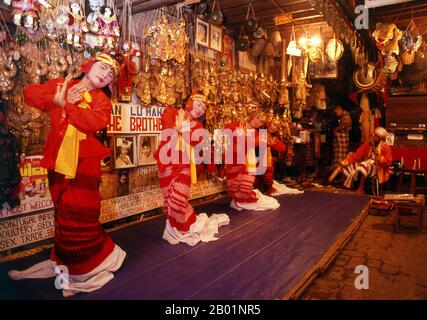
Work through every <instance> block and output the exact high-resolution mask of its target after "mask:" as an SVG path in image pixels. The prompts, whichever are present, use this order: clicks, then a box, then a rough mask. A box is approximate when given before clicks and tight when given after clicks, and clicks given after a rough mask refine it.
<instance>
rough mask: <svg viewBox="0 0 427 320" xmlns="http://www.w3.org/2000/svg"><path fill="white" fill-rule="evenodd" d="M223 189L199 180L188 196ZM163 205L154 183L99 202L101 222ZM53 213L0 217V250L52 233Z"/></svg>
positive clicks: (39, 239) (53, 224) (209, 193)
mask: <svg viewBox="0 0 427 320" xmlns="http://www.w3.org/2000/svg"><path fill="white" fill-rule="evenodd" d="M221 191H225V185H224V184H217V183H214V182H212V181H201V182H199V183H197V184H196V185H193V186H191V189H190V199H197V198H201V197H205V196H208V195H212V194H216V193H218V192H221ZM162 206H163V196H162V193H161V191H160V189H159V188H158V187H156V188H153V189H152V190H147V191H144V192H141V193H136V194H130V195H126V196H123V197H119V198H114V199H109V200H104V201H102V202H101V216H100V218H99V220H100V221H101V223H106V222H110V221H114V220H118V219H121V218H125V217H129V216H132V215H135V214H138V213H141V212H145V211H149V210H153V209H156V208H160V207H162ZM54 226H55V223H54V213H53V210H52V211H48V212H42V213H36V214H32V215H28V216H24V217H18V218H14V219H3V220H0V252H1V251H4V250H8V249H12V248H16V247H19V246H23V245H27V244H30V243H34V242H37V241H41V240H44V239H48V238H52V237H53V236H54Z"/></svg>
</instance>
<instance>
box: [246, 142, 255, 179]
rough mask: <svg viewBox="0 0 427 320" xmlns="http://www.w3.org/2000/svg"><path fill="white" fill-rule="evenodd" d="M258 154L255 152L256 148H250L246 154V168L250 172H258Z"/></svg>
mask: <svg viewBox="0 0 427 320" xmlns="http://www.w3.org/2000/svg"><path fill="white" fill-rule="evenodd" d="M256 167H257V164H256V154H255V148H250V149H248V153H247V155H246V170H247V171H248V173H253V174H255V173H256Z"/></svg>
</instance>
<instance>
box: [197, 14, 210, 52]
mask: <svg viewBox="0 0 427 320" xmlns="http://www.w3.org/2000/svg"><path fill="white" fill-rule="evenodd" d="M209 27H210V25H209V23H208V22H206V21H203V20H201V19H199V18H197V19H196V44H198V45H201V46H203V47H207V48H209V30H210V29H209Z"/></svg>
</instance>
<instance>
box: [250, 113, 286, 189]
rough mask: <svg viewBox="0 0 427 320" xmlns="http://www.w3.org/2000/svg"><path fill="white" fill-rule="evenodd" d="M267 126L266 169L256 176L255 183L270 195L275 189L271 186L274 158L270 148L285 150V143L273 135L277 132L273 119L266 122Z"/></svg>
mask: <svg viewBox="0 0 427 320" xmlns="http://www.w3.org/2000/svg"><path fill="white" fill-rule="evenodd" d="M266 127H267V169H266V171H265V173H264V174H263V175H260V176H258V177H257V179H256V180H257V181H256V182H255V185H256V186H257V185H260V188H261V189H263V190H265V192H264V193H265V194H267V195H269V196H271V195H274V193H275V192H276V191H277V190H276V188H274V187H273V184H274V159H273V156H272V154H271V150H274V151H277V152H285V151H286V145H285V144H284V143H283V142H282V141H280V139H279V138H277V137H275V136H274V134H275V133H276V132H277V130H278V128H277V123H276V121H275V120H274V119H273V120H272V121H269V122H267V123H266Z"/></svg>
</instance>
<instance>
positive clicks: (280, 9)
mask: <svg viewBox="0 0 427 320" xmlns="http://www.w3.org/2000/svg"><path fill="white" fill-rule="evenodd" d="M270 2H271V3H272V4H273V5H274V6H276V8H277V9H279V11H280V12H281V13H285V10H283V8H282V7H281V6H280V4H279V3H277V1H276V0H270Z"/></svg>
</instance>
